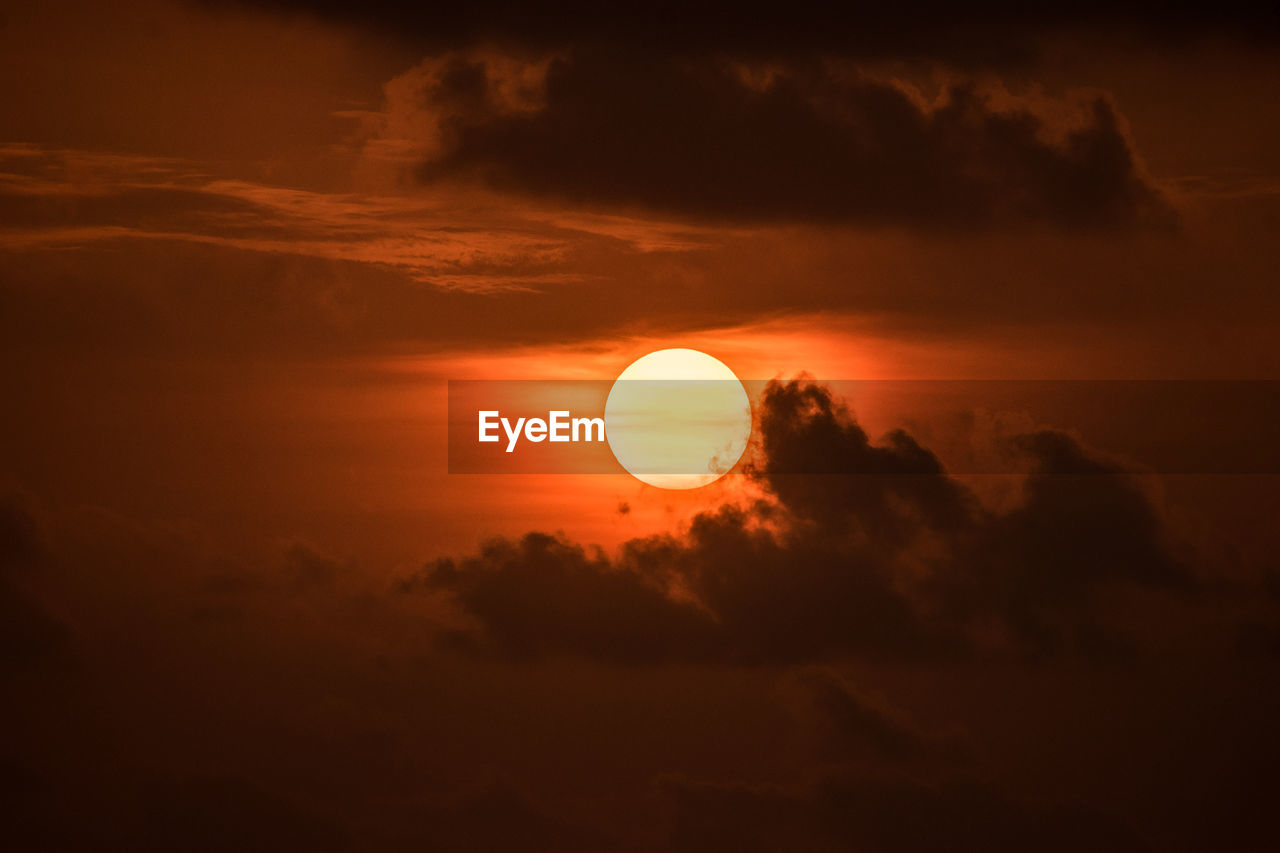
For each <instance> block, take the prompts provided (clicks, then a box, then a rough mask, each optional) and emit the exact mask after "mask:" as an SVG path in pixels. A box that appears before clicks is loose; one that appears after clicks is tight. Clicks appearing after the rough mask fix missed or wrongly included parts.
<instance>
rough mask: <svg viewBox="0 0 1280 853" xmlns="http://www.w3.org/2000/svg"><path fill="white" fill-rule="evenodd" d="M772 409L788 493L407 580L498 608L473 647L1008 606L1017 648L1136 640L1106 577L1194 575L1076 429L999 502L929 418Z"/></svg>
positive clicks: (755, 651)
mask: <svg viewBox="0 0 1280 853" xmlns="http://www.w3.org/2000/svg"><path fill="white" fill-rule="evenodd" d="M761 412H762V413H761V415H760V430H761V432H762V434H763V435H762V444H763V448H764V449H765V451H766V456H765V458H764V459H763V460H762V462H760V463H759V465H758V468H757V469H756V470H755V472H754V476H755V477H756V478H757V479H758V480H759V481H760V482H761V484H762V485H764V486H765V487H766V488H768V489H769V490H770V492H771V493H772V496H773V500H769V501H764V500H762V501H759V502H757V503H756V504H754V505H752V506H750V507H747V508H740V507H736V506H723V507H721V508H719V509H718V510H716V511H712V512H704V513H701V514H699V515H698V516H696V517H695V518H694V520H693V521H692V523H691V525H690V528H689V530H688V531H687V533H685V534H684V535H683V536H680V537H676V536H655V537H650V538H646V539H636V540H632V541H630V542H628V543H626V544H625V545H624V546H623V547H622V549H621V551H620V553H619V555H618V556H617V557H616V558H612V559H611V558H609V557H607V556H605V555H604V554H603V553H599V552H596V553H592V554H588V553H587V552H586V551H585V550H584V549H583V548H582V547H581V546H579V545H576V544H574V543H571V542H567V541H565V540H563V539H562V538H558V537H553V536H549V535H546V534H540V533H531V534H528V535H527V536H525V537H524V538H523V539H522V540H520V541H518V542H511V541H507V540H502V539H499V540H494V541H492V542H490V543H489V544H488V545H486V546H485V548H484V549H482V550H481V551H480V553H479V554H477V555H475V556H472V557H468V558H465V559H462V560H452V559H442V560H439V561H437V562H436V563H434V564H432V565H430V566H428V567H427V568H426V569H425V570H424V571H423V572H422V573H421V574H419V575H416V576H414V577H413V578H411V579H410V580H408V581H406V583H405V588H406V589H414V588H420V587H425V588H428V589H431V590H436V591H445V592H448V593H450V594H451V595H452V596H453V597H455V598H456V600H457V601H458V602H459V603H460V604H461V605H462V606H463V607H464V608H465V609H466V610H467V611H468V612H470V613H471V614H472V615H473V616H475V617H476V618H477V619H478V620H479V621H480V623H481V625H482V626H483V631H482V632H481V633H480V634H479V635H478V636H473V635H464V636H463V637H454V638H453V639H454V642H455V643H460V644H461V645H463V646H465V647H468V648H471V649H473V650H479V651H485V650H488V651H491V652H495V653H498V654H501V655H504V656H508V657H521V656H532V657H538V656H547V655H558V654H567V655H574V656H584V657H588V658H593V659H598V660H604V661H615V662H624V663H654V662H662V661H673V660H681V661H724V662H732V663H742V664H758V663H770V662H806V661H813V660H821V659H826V658H832V657H839V656H846V655H852V656H855V657H861V658H865V659H885V658H887V659H898V660H901V659H908V660H910V659H915V660H925V659H941V658H944V657H948V656H950V657H954V656H957V655H963V654H967V653H969V652H970V651H972V650H973V649H974V648H976V645H975V644H977V643H979V642H980V641H979V640H978V639H977V637H978V636H979V634H980V633H981V632H982V629H983V628H984V627H985V629H986V630H987V631H989V629H990V627H991V626H992V625H997V626H999V627H1000V630H1001V632H1002V633H1003V634H1004V635H1005V636H1007V637H1008V638H1009V643H1010V644H1011V646H1012V649H1013V650H1014V651H1015V652H1017V653H1022V654H1031V655H1034V656H1042V655H1060V654H1071V653H1076V652H1080V653H1096V652H1098V651H1100V650H1103V649H1106V648H1110V647H1111V646H1109V645H1108V644H1110V643H1119V642H1120V639H1119V638H1118V637H1114V636H1113V635H1112V632H1111V630H1110V628H1109V626H1108V623H1107V620H1106V618H1105V616H1104V615H1103V614H1102V613H1101V612H1100V611H1099V609H1098V608H1097V607H1096V605H1097V597H1098V595H1099V594H1101V593H1102V592H1104V591H1107V590H1112V589H1117V588H1119V589H1145V590H1179V589H1188V588H1190V587H1191V585H1192V580H1191V577H1190V575H1189V572H1188V570H1187V569H1186V567H1185V566H1184V565H1183V564H1182V562H1180V561H1179V559H1178V558H1177V557H1176V556H1175V555H1174V553H1173V552H1172V550H1171V544H1170V536H1169V533H1168V531H1167V530H1166V529H1165V527H1164V525H1163V524H1162V522H1161V520H1160V515H1159V513H1158V511H1157V509H1156V508H1155V507H1154V506H1153V505H1152V504H1151V503H1150V501H1149V499H1148V498H1147V496H1146V495H1145V494H1144V493H1143V492H1142V491H1141V490H1140V489H1139V488H1138V486H1137V485H1136V484H1135V483H1134V482H1133V481H1132V480H1131V479H1130V478H1129V477H1128V476H1126V475H1124V474H1123V473H1121V472H1120V470H1119V469H1117V468H1115V467H1113V466H1111V465H1110V464H1108V463H1106V462H1104V461H1101V460H1099V459H1096V458H1094V457H1093V456H1091V455H1090V454H1088V453H1086V452H1085V451H1084V450H1083V449H1082V448H1081V447H1080V446H1079V445H1078V444H1077V443H1075V442H1074V441H1073V440H1072V439H1070V438H1068V437H1067V436H1065V435H1062V434H1059V433H1053V432H1038V433H1033V434H1030V435H1027V436H1024V437H1023V438H1021V439H1019V440H1018V442H1017V446H1018V448H1019V449H1020V450H1021V451H1022V452H1023V453H1024V454H1025V455H1026V457H1027V458H1028V460H1029V461H1030V463H1031V465H1032V473H1031V474H1030V475H1029V476H1028V478H1027V480H1026V483H1025V487H1024V497H1023V500H1022V502H1021V503H1020V504H1019V505H1018V506H1017V507H1016V508H1014V509H1013V510H1011V511H1009V512H1007V513H993V512H990V511H988V510H984V509H982V508H981V507H980V506H979V505H978V503H977V501H976V500H974V498H973V497H972V495H970V494H969V492H968V491H967V490H966V489H965V488H964V487H963V486H962V485H961V484H959V483H957V482H956V481H954V480H952V479H951V478H950V477H948V475H947V474H946V473H945V472H944V471H943V470H942V468H941V466H940V465H939V464H938V462H937V460H936V459H935V458H934V457H933V456H932V454H930V453H929V452H928V451H927V450H926V449H924V448H922V447H920V446H919V445H918V444H917V443H916V442H915V441H914V440H912V439H911V438H910V437H909V436H907V435H905V434H903V433H894V434H891V435H890V436H889V437H888V439H887V440H886V442H885V443H884V444H880V445H873V444H871V443H870V442H869V441H868V439H867V436H866V434H865V432H864V431H863V430H862V429H861V428H860V427H859V426H858V425H857V423H856V422H855V421H854V420H853V419H852V417H851V416H850V415H849V413H848V412H846V411H844V410H843V409H842V408H841V407H840V406H839V405H838V404H837V403H836V401H834V400H833V399H832V398H831V396H830V393H829V392H828V391H827V390H825V389H823V388H820V387H817V386H814V385H812V384H809V383H806V382H802V381H793V382H789V383H785V384H784V383H781V382H774V383H772V384H771V385H770V386H769V387H768V388H767V389H766V392H765V395H764V398H763V400H762V403H761ZM805 460H808V466H807V468H806V467H805V466H804V464H802V463H803V462H804V461H805ZM824 460H825V461H824ZM798 465H799V466H800V467H796V466H798ZM779 470H785V471H787V472H788V473H787V474H786V475H785V476H784V475H782V474H780V473H778V471H779ZM796 470H801V471H803V470H809V471H810V473H808V474H793V473H790V472H792V471H796ZM675 591H678V593H679V595H681V596H683V598H681V597H673V593H674V592H675ZM688 598H691V599H692V601H688V600H686V599H688Z"/></svg>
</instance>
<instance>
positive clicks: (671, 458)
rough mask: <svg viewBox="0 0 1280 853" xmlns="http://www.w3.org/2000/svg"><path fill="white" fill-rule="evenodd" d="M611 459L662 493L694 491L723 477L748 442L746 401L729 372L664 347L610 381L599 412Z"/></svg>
mask: <svg viewBox="0 0 1280 853" xmlns="http://www.w3.org/2000/svg"><path fill="white" fill-rule="evenodd" d="M604 420H605V433H606V435H607V436H608V439H609V447H610V448H611V449H612V450H613V455H614V456H615V457H616V458H617V460H618V462H619V464H621V465H622V467H623V468H625V469H626V470H627V471H628V472H629V473H630V474H631V475H632V476H634V477H636V478H637V479H639V480H642V481H643V482H645V483H648V484H650V485H653V486H658V487H659V488H663V489H696V488H698V487H700V486H705V485H707V484H708V483H712V482H715V481H716V480H718V479H720V478H721V477H723V476H724V475H725V474H727V473H728V472H729V471H730V470H731V469H732V468H733V466H734V465H736V464H737V463H738V459H739V458H741V456H742V453H743V451H745V450H746V448H747V442H748V441H749V440H750V438H751V401H750V400H749V399H748V397H747V390H746V388H744V387H743V385H742V382H741V380H739V379H738V377H737V376H735V375H734V373H733V371H732V370H730V369H729V368H728V366H726V365H725V364H724V362H722V361H720V360H719V359H717V358H713V357H712V356H709V355H707V354H706V353H705V352H699V351H698V350H694V349H664V350H657V351H656V352H651V353H649V354H648V355H646V356H642V357H641V358H638V359H636V360H635V361H634V362H632V363H631V364H630V365H628V366H627V369H626V370H624V371H622V373H621V374H619V375H618V378H617V380H615V381H614V383H613V387H612V388H611V389H610V390H609V398H608V400H607V401H606V402H605V409H604Z"/></svg>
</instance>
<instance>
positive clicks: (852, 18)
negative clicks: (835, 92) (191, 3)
mask: <svg viewBox="0 0 1280 853" xmlns="http://www.w3.org/2000/svg"><path fill="white" fill-rule="evenodd" d="M236 2H237V5H239V3H240V2H241V0H236ZM253 5H258V6H261V7H265V8H270V9H279V10H287V11H295V12H296V11H299V10H302V11H307V12H311V13H314V14H319V15H322V16H325V17H328V18H334V19H337V20H342V21H348V22H354V23H358V24H362V25H365V26H369V27H373V28H375V29H379V30H382V31H384V32H387V33H390V34H393V35H395V36H397V37H399V38H401V39H405V40H409V41H412V42H414V43H419V44H429V45H440V44H448V45H456V44H459V43H464V44H473V43H481V44H483V43H490V42H495V41H496V42H499V43H506V44H512V45H516V46H525V47H563V46H566V45H575V44H581V43H584V42H586V43H594V44H605V45H608V46H610V47H617V48H632V49H643V50H649V51H654V52H663V53H678V54H689V53H701V52H706V53H713V52H720V51H726V52H736V53H746V54H754V55H769V56H777V55H791V54H795V53H808V52H821V53H835V54H842V55H850V56H859V57H866V58H878V57H886V56H890V57H898V58H927V59H938V60H942V61H947V62H953V63H958V64H963V65H982V66H1006V65H1012V64H1022V63H1026V62H1029V61H1031V60H1032V59H1033V58H1034V57H1035V56H1036V55H1037V53H1038V49H1037V45H1038V41H1039V40H1040V39H1041V38H1043V37H1044V36H1046V35H1050V34H1053V33H1054V32H1057V31H1061V30H1063V29H1067V30H1084V31H1086V32H1088V33H1097V32H1098V31H1116V32H1121V33H1128V34H1132V35H1134V36H1137V37H1139V38H1141V39H1142V40H1144V41H1149V42H1157V43H1174V44H1185V43H1186V42H1187V41H1188V40H1194V39H1202V38H1206V37H1209V36H1214V35H1218V36H1221V35H1227V36H1231V37H1234V38H1236V39H1244V40H1248V41H1257V42H1264V43H1265V42H1268V41H1270V40H1272V39H1273V38H1274V37H1275V35H1276V33H1277V30H1278V29H1280V19H1278V17H1277V15H1276V14H1275V13H1274V12H1273V11H1272V10H1270V9H1264V8H1261V7H1259V6H1257V5H1256V4H1250V3H1243V2H1229V3H1216V4H1212V5H1208V4H1205V7H1204V8H1197V5H1198V4H1175V5H1174V6H1172V7H1170V8H1166V9H1164V10H1162V11H1161V14H1159V15H1152V14H1150V13H1149V10H1147V9H1145V8H1144V7H1143V6H1142V5H1141V4H1133V3H1100V2H1080V3H1072V4H1070V5H1053V6H1050V5H1036V6H1029V5H1019V4H1009V3H1006V2H994V0H988V2H982V3H968V4H966V5H965V6H964V7H963V9H958V8H957V7H955V6H954V5H951V4H913V5H912V6H910V7H901V6H892V5H885V4H880V3H877V4H857V6H856V7H854V8H852V9H849V10H847V11H846V14H843V15H832V14H830V10H829V8H828V7H825V6H821V5H818V6H816V7H811V6H809V5H806V4H790V5H788V6H786V7H775V8H771V9H770V10H769V11H768V12H767V13H764V14H753V13H750V12H748V11H746V10H742V9H733V8H726V6H725V4H723V3H718V2H698V3H681V4H679V5H678V6H676V5H671V4H662V3H659V4H651V3H646V4H630V5H627V4H609V5H607V6H602V5H600V4H597V3H590V2H582V0H559V2H555V3H551V4H546V3H543V4H539V6H538V7H537V8H536V9H532V8H530V9H525V8H521V7H518V6H515V5H513V4H510V3H507V2H497V3H494V2H479V3H469V4H466V5H439V4H434V5H428V4H421V3H406V2H403V0H375V1H374V2H369V3H361V4H359V5H358V6H353V5H352V4H349V3H340V2H334V0H267V2H261V3H256V4H253Z"/></svg>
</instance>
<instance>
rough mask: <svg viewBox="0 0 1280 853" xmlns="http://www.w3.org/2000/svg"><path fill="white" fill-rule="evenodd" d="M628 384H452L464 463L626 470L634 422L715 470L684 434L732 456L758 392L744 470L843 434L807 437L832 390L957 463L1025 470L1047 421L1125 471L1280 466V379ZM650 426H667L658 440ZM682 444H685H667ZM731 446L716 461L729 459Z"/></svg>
mask: <svg viewBox="0 0 1280 853" xmlns="http://www.w3.org/2000/svg"><path fill="white" fill-rule="evenodd" d="M619 384H620V383H615V381H614V380H607V379H606V380H530V379H521V380H503V379H498V380H450V382H449V383H448V397H449V410H448V445H449V446H448V463H449V471H450V473H456V474H502V473H512V474H589V473H603V474H618V473H622V472H623V468H622V466H621V465H620V463H619V461H618V456H617V455H616V454H615V450H614V448H612V447H611V441H612V442H613V443H615V444H616V443H618V441H619V440H620V439H619V436H621V435H622V434H623V432H624V431H625V432H626V433H627V436H628V439H629V440H633V439H635V437H636V436H637V435H640V436H641V439H642V443H641V445H640V446H641V447H643V448H652V450H644V451H643V453H647V454H649V456H648V457H647V458H648V459H649V463H648V464H649V465H650V467H651V469H652V470H660V471H665V472H667V473H681V474H684V473H687V474H701V473H704V472H705V470H706V468H705V465H706V463H705V462H704V461H702V460H701V457H699V455H698V453H696V452H695V453H692V454H690V453H682V452H678V451H679V448H678V447H677V445H679V444H680V443H681V442H684V441H685V439H686V438H687V437H688V436H690V435H694V436H695V438H693V439H691V440H692V441H694V442H695V450H696V449H697V447H699V446H700V445H697V444H696V442H697V441H706V440H708V436H710V437H711V438H712V439H714V440H717V441H720V442H721V443H722V444H723V445H724V446H723V447H722V448H720V450H721V451H732V450H733V449H734V445H733V442H734V441H736V440H737V437H738V436H739V434H740V432H741V429H740V422H739V416H740V412H739V411H738V409H737V408H736V404H735V402H734V401H735V400H736V399H738V398H739V397H740V396H741V395H742V392H744V391H745V400H746V403H747V406H748V407H749V408H748V410H747V412H746V417H747V418H748V420H749V424H750V426H749V428H748V429H749V433H750V435H749V443H748V445H747V447H746V450H745V452H744V453H743V456H742V461H741V462H739V465H738V467H739V468H741V467H742V466H744V465H746V464H748V463H754V464H756V465H762V464H764V463H766V462H767V461H768V460H767V458H766V450H765V446H764V442H762V440H761V439H762V438H763V436H764V434H765V433H766V432H767V431H770V430H771V431H772V434H773V436H774V437H775V438H778V439H779V440H794V441H806V440H812V441H819V440H830V437H829V436H827V437H826V438H825V439H824V438H821V437H820V436H819V435H818V434H817V433H813V432H811V431H810V432H806V429H808V430H812V428H813V427H814V425H815V424H816V423H817V421H815V420H814V419H815V418H819V419H820V418H822V417H823V415H822V414H821V412H820V410H821V409H822V408H823V407H824V406H826V405H827V403H828V401H830V404H831V406H833V407H836V408H842V409H843V410H844V411H845V412H847V414H848V417H849V418H850V419H851V420H850V421H844V420H841V421H840V422H841V423H844V424H846V430H847V424H848V423H850V422H856V423H857V425H858V427H859V428H860V429H862V430H863V431H865V433H866V434H867V437H868V440H869V441H870V442H871V443H872V444H873V445H874V444H877V443H879V442H881V440H882V438H883V437H884V436H885V435H886V434H888V433H889V432H891V431H893V430H902V431H904V432H905V433H906V434H907V435H909V436H910V437H911V438H912V439H913V440H914V441H916V442H917V443H918V444H919V445H921V446H922V447H924V448H926V449H927V450H929V451H930V452H932V453H933V454H934V455H936V456H937V458H938V459H939V461H940V462H941V463H942V465H943V466H944V468H945V469H946V470H947V471H948V472H949V473H952V474H960V475H964V474H975V475H978V474H1017V473H1022V472H1025V471H1026V470H1027V465H1028V459H1027V455H1026V453H1025V452H1024V451H1023V448H1025V446H1026V442H1025V441H1024V440H1021V439H1020V437H1022V436H1027V435H1029V434H1034V433H1037V432H1041V431H1044V430H1054V431H1058V432H1064V433H1066V434H1068V435H1070V436H1071V437H1072V438H1073V439H1075V440H1076V441H1078V442H1079V443H1081V444H1082V445H1083V446H1084V447H1086V448H1088V449H1089V451H1090V452H1091V453H1094V454H1097V455H1100V456H1102V457H1104V458H1106V459H1107V460H1108V461H1109V462H1110V463H1111V465H1110V466H1109V467H1110V468H1111V469H1115V468H1120V469H1121V470H1129V471H1133V472H1134V473H1157V474H1216V475H1224V474H1229V475H1251V474H1252V475H1258V474H1262V475H1266V474H1280V446H1278V445H1280V440H1278V438H1277V436H1278V430H1277V424H1280V381H1276V380H856V379H812V380H809V379H806V380H803V381H802V382H801V384H798V385H791V386H789V392H788V386H787V385H786V383H785V382H784V383H782V385H781V386H780V385H778V384H777V381H776V380H768V379H750V380H747V379H744V380H741V385H740V386H739V383H738V382H735V381H733V380H727V381H726V380H630V381H629V382H627V383H626V384H625V386H623V387H620V388H618V389H615V385H619ZM611 392H612V393H613V394H614V400H613V402H612V403H610V394H611ZM735 395H738V396H737V397H736V396H735ZM606 410H607V411H606ZM544 426H545V430H544V428H543V427H544ZM575 427H576V430H575ZM649 429H652V430H654V431H655V432H654V433H653V434H651V435H645V434H644V431H645V430H649ZM787 430H790V431H791V432H790V433H787V434H785V435H784V432H785V431H787ZM602 433H603V434H602ZM482 435H486V436H487V440H481V436H482ZM553 435H554V436H555V438H554V439H553V438H552V436H553ZM513 436H514V441H513V440H512V437H513ZM540 436H541V437H540ZM806 436H808V437H806ZM844 440H847V441H856V440H857V438H856V434H851V433H848V432H847V431H846V433H845V435H844ZM644 442H647V443H644ZM668 442H669V443H670V446H671V448H672V450H671V452H670V453H668V452H666V451H664V450H663V448H664V447H665V446H666V445H667V443H668ZM635 446H636V445H635V444H634V441H632V447H633V449H634V447H635ZM723 455H724V454H723V452H721V454H720V458H719V460H718V462H717V463H716V464H723ZM797 458H805V459H809V460H811V458H812V457H811V456H809V455H805V454H800V455H798V457H797ZM778 464H779V462H778V460H777V459H774V460H773V461H772V463H771V470H772V471H774V472H776V473H822V472H823V471H828V472H830V473H840V474H848V473H858V472H857V471H850V470H848V466H847V465H845V464H843V463H839V462H838V461H837V460H835V459H833V460H832V462H831V464H830V465H829V466H821V465H820V466H818V469H817V470H815V469H814V468H813V467H806V468H805V470H797V471H787V470H780V469H779V468H778ZM812 464H813V463H812V461H809V462H806V465H807V466H812ZM633 470H634V468H633Z"/></svg>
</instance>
